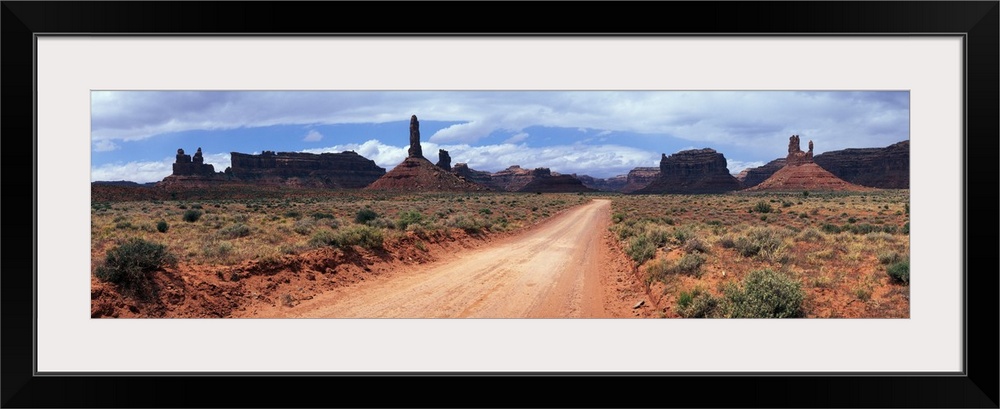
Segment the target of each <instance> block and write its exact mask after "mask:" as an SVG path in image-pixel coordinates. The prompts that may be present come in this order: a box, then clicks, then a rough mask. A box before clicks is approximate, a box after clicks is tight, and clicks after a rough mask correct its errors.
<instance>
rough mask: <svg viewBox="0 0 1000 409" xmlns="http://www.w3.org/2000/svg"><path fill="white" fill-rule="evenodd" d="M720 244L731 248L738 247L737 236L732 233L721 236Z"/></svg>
mask: <svg viewBox="0 0 1000 409" xmlns="http://www.w3.org/2000/svg"><path fill="white" fill-rule="evenodd" d="M718 243H719V245H720V246H722V248H724V249H731V248H735V247H736V236H734V235H733V234H732V233H727V234H725V235H723V236H722V237H720V238H719V241H718Z"/></svg>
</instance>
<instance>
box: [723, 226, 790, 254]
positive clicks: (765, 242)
mask: <svg viewBox="0 0 1000 409" xmlns="http://www.w3.org/2000/svg"><path fill="white" fill-rule="evenodd" d="M781 236H782V235H781V233H779V232H778V231H777V230H775V229H772V228H768V227H752V228H750V230H749V231H747V234H746V235H745V236H740V237H737V238H736V240H735V241H733V248H735V249H736V251H737V252H738V253H740V255H742V256H743V257H751V256H755V255H758V254H760V255H767V254H773V253H774V252H776V251H777V250H778V249H779V248H780V247H781V244H782V237H781Z"/></svg>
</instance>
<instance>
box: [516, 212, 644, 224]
mask: <svg viewBox="0 0 1000 409" xmlns="http://www.w3.org/2000/svg"><path fill="white" fill-rule="evenodd" d="M535 210H538V208H532V209H531V211H535ZM624 220H625V213H621V212H616V213H615V214H613V215H611V221H612V222H614V223H615V224H618V223H621V222H622V221H624Z"/></svg>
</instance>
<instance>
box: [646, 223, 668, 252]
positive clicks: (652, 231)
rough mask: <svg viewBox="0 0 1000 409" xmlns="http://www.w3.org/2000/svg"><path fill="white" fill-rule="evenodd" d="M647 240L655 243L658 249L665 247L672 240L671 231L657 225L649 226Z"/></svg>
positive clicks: (647, 227) (647, 226)
mask: <svg viewBox="0 0 1000 409" xmlns="http://www.w3.org/2000/svg"><path fill="white" fill-rule="evenodd" d="M645 230H646V232H645V235H646V238H647V239H649V241H650V242H652V243H653V245H655V246H656V247H663V246H665V245H667V241H668V240H669V239H670V231H669V230H667V228H665V227H663V226H659V225H656V224H652V223H650V224H647V225H646V228H645Z"/></svg>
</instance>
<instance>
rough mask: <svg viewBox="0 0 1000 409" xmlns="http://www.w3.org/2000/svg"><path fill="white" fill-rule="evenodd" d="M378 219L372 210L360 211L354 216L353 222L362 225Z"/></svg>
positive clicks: (377, 215)
mask: <svg viewBox="0 0 1000 409" xmlns="http://www.w3.org/2000/svg"><path fill="white" fill-rule="evenodd" d="M378 217H379V214H378V213H375V211H374V210H372V209H361V210H358V213H357V214H355V215H354V222H355V223H359V224H364V223H367V222H369V221H372V220H375V219H377V218H378Z"/></svg>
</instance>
